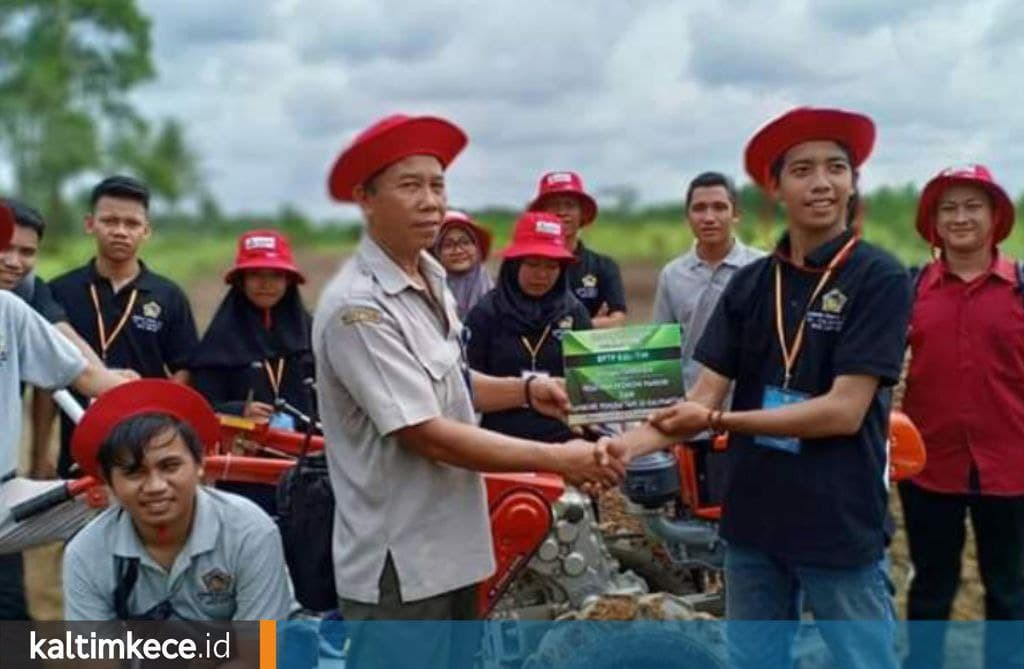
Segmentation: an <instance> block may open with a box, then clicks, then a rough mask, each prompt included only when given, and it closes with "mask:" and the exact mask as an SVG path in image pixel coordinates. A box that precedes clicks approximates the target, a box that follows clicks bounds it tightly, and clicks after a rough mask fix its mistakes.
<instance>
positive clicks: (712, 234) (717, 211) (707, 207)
mask: <svg viewBox="0 0 1024 669" xmlns="http://www.w3.org/2000/svg"><path fill="white" fill-rule="evenodd" d="M686 220H687V221H688V222H689V224H690V229H691V230H692V231H693V237H694V239H696V240H698V241H699V242H700V243H702V244H706V245H707V246H721V245H723V244H727V243H729V240H730V239H732V235H733V227H734V226H735V225H736V224H737V223H739V220H740V218H739V215H738V213H737V211H736V206H735V205H734V204H733V201H732V198H731V197H729V191H728V189H726V187H725V186H698V187H696V188H694V189H693V193H692V194H691V195H690V204H689V206H688V207H687V209H686Z"/></svg>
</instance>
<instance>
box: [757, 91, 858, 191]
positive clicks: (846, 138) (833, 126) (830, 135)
mask: <svg viewBox="0 0 1024 669" xmlns="http://www.w3.org/2000/svg"><path fill="white" fill-rule="evenodd" d="M815 140H831V141H834V142H839V143H840V144H842V145H843V146H845V147H846V148H847V149H848V150H849V151H850V160H851V162H852V163H853V166H854V167H860V166H861V165H862V164H863V163H864V161H865V160H867V159H868V156H869V155H871V149H872V148H873V147H874V144H875V123H874V121H872V120H871V119H870V118H868V117H867V116H864V115H863V114H857V113H855V112H849V111H845V110H842V109H817V108H814V107H797V108H796V109H791V110H790V111H788V112H786V113H785V114H783V115H782V116H780V117H778V118H777V119H775V120H773V121H771V122H769V123H768V124H767V125H766V126H764V127H763V128H761V129H760V130H758V131H757V133H755V134H754V136H753V137H752V138H751V139H750V141H749V142H747V150H746V152H745V155H744V165H745V166H746V168H747V174H749V175H750V178H751V179H753V180H754V183H756V184H757V185H758V186H760V187H761V188H763V189H764V190H770V189H771V187H772V176H771V168H772V164H774V163H775V161H776V160H778V159H779V156H782V155H783V154H785V153H786V151H788V150H790V149H791V148H793V147H794V146H796V145H797V144H802V143H803V142H811V141H815Z"/></svg>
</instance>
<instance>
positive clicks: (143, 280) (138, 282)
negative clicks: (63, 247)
mask: <svg viewBox="0 0 1024 669" xmlns="http://www.w3.org/2000/svg"><path fill="white" fill-rule="evenodd" d="M85 278H86V283H88V284H94V283H103V282H106V283H110V279H108V278H107V277H105V276H102V275H100V273H99V272H98V271H97V270H96V258H93V259H92V260H90V261H89V264H88V265H87V266H86V272H85ZM154 286H155V283H154V281H153V273H152V272H150V271H149V268H148V267H146V263H144V262H142V261H141V260H140V261H139V275H138V276H137V277H135V278H134V279H132V280H131V281H130V282H129V283H128V284H127V285H125V287H124V288H129V287H130V288H137V289H139V290H141V291H143V292H152V290H153V288H154ZM124 288H122V289H121V290H124Z"/></svg>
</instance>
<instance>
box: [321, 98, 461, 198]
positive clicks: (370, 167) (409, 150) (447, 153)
mask: <svg viewBox="0 0 1024 669" xmlns="http://www.w3.org/2000/svg"><path fill="white" fill-rule="evenodd" d="M468 141H469V140H468V138H467V137H466V133H464V132H462V130H461V129H460V128H459V127H458V126H456V125H455V124H454V123H451V122H449V121H446V120H444V119H442V118H435V117H433V116H406V115H405V114H393V115H391V116H388V117H385V118H383V119H381V120H380V121H377V122H376V123H374V124H373V125H371V126H370V127H369V128H367V129H366V130H364V131H363V132H361V133H360V134H359V136H358V137H356V138H355V139H354V140H353V141H352V143H351V144H350V145H349V146H348V148H347V149H345V150H344V151H343V152H342V153H341V155H340V156H338V159H337V160H336V161H335V162H334V167H333V168H332V169H331V175H330V177H328V180H327V188H328V190H329V191H330V193H331V197H333V198H334V199H336V200H340V201H341V202H352V201H353V199H352V189H353V188H355V187H356V186H358V185H359V184H361V183H364V182H365V181H366V180H367V179H369V178H370V177H372V176H373V175H374V174H376V173H377V172H379V171H380V170H382V169H384V168H385V167H387V166H388V165H390V164H392V163H395V162H398V161H399V160H401V159H402V158H406V157H408V156H415V155H419V154H425V155H428V156H434V157H436V158H437V159H438V160H440V161H441V165H442V166H444V167H445V168H447V167H448V165H450V164H451V162H452V161H453V160H455V157H456V156H457V155H459V152H461V151H462V149H464V148H465V147H466V143H467V142H468Z"/></svg>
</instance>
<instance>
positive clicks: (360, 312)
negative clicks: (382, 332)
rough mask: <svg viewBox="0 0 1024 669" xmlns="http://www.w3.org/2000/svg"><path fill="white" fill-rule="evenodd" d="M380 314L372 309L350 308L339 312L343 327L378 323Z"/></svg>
mask: <svg viewBox="0 0 1024 669" xmlns="http://www.w3.org/2000/svg"><path fill="white" fill-rule="evenodd" d="M380 318H381V313H380V311H379V310H377V309H374V308H373V307H351V308H349V309H346V310H345V311H343V312H341V322H342V323H344V324H345V325H355V324H356V323H373V324H377V323H380Z"/></svg>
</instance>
